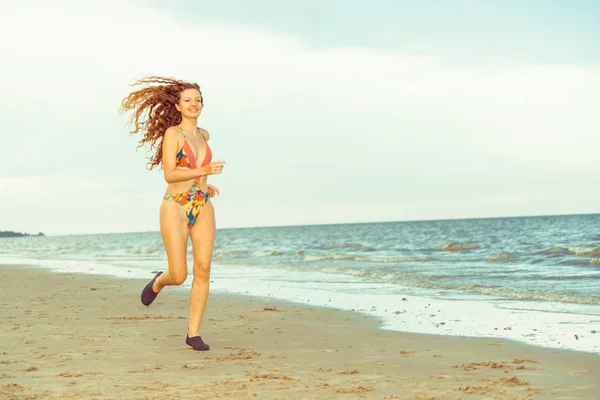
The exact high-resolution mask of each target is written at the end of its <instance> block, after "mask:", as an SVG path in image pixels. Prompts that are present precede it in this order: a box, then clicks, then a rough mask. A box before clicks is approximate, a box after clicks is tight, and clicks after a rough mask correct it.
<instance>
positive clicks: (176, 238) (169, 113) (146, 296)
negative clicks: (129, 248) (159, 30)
mask: <svg viewBox="0 0 600 400" xmlns="http://www.w3.org/2000/svg"><path fill="white" fill-rule="evenodd" d="M141 84H143V85H147V87H144V88H141V89H139V90H137V91H134V92H132V93H131V94H130V95H129V96H127V97H126V98H125V99H124V100H123V102H122V104H121V111H122V112H125V111H128V110H132V111H133V115H132V117H131V123H132V124H133V125H134V129H133V130H132V132H131V133H132V134H133V133H138V132H142V133H143V135H144V136H143V137H142V139H141V140H140V144H139V146H138V147H141V146H143V145H144V144H150V148H151V149H154V148H156V151H155V153H154V155H153V156H152V157H151V158H150V162H149V163H148V166H149V168H150V169H151V168H153V167H155V166H157V165H159V164H161V163H162V167H163V170H164V177H165V180H166V181H167V183H168V186H167V189H166V192H165V196H164V199H163V201H162V204H161V206H160V232H161V235H162V239H163V243H164V246H165V250H166V252H167V259H168V269H167V270H166V271H164V272H159V273H158V274H156V276H155V277H154V278H153V279H152V280H151V281H150V282H149V283H148V284H147V285H146V287H145V288H144V289H143V291H142V295H141V300H142V304H144V305H146V306H149V305H150V304H151V303H152V302H153V301H154V299H155V298H156V296H157V295H158V293H160V291H161V290H162V289H163V288H164V287H165V286H178V285H181V284H182V283H183V282H185V280H186V278H187V273H188V269H187V258H186V254H187V243H188V235H189V236H190V237H191V238H192V249H193V255H194V268H193V270H194V279H193V282H192V290H191V294H190V320H189V326H188V333H187V337H186V340H185V342H186V343H187V344H188V345H190V346H191V347H192V348H193V349H194V350H208V349H209V346H208V345H207V344H206V343H204V341H203V340H202V337H201V336H200V334H199V332H200V323H201V321H202V315H203V314H204V308H205V306H206V300H207V298H208V289H209V281H210V264H211V258H212V253H213V247H214V242H215V212H214V208H213V205H212V202H211V201H210V198H212V197H214V196H215V194H216V195H218V194H219V189H218V188H216V187H215V186H212V185H208V184H207V177H208V175H213V174H220V173H221V171H222V170H223V165H224V164H225V162H223V161H211V160H212V152H211V149H210V147H209V145H208V141H209V138H210V134H209V133H208V132H207V131H206V130H204V129H201V128H198V127H197V120H198V117H199V116H200V113H201V112H202V107H203V106H204V103H203V99H202V93H201V92H200V86H198V84H196V83H188V82H183V81H179V80H175V79H172V78H163V77H157V76H151V77H147V78H144V79H141V80H139V81H137V82H135V83H134V85H141ZM157 142H158V144H157ZM196 160H201V163H200V165H198V164H197V161H196Z"/></svg>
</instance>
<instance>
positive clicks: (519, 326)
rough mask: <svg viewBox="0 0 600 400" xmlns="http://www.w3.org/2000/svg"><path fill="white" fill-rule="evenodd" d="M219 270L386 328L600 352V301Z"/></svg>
mask: <svg viewBox="0 0 600 400" xmlns="http://www.w3.org/2000/svg"><path fill="white" fill-rule="evenodd" d="M213 271H214V272H213V278H212V280H213V283H212V286H211V288H212V290H215V291H218V292H231V293H240V294H247V295H252V296H263V297H270V298H276V299H281V300H286V301H291V302H295V303H303V304H310V305H315V306H324V307H333V308H337V309H342V310H353V311H358V312H362V313H366V314H369V315H371V316H374V317H376V318H378V319H379V320H380V321H381V323H382V328H383V329H390V330H397V331H403V332H414V333H428V334H438V335H452V336H471V337H497V338H503V339H512V340H517V341H520V342H524V343H528V344H532V345H538V346H544V347H552V348H561V349H571V350H579V351H586V352H592V353H600V333H595V334H593V333H591V331H592V330H596V331H598V332H600V307H593V306H588V307H586V309H585V310H583V309H582V311H586V312H591V313H590V314H583V313H569V312H565V311H560V307H562V305H561V304H559V303H555V304H553V306H554V307H555V310H559V311H549V310H548V309H546V310H544V311H541V310H534V309H533V310H529V309H526V308H527V306H528V304H527V302H517V301H513V302H510V304H511V306H512V308H509V307H507V306H506V302H504V301H498V302H497V303H495V302H489V301H481V300H478V301H473V300H445V299H432V298H426V297H422V296H415V295H411V294H409V293H411V290H412V288H403V287H400V286H397V285H390V284H386V283H379V282H376V281H370V280H368V279H361V278H354V277H340V276H332V275H328V274H318V273H310V274H308V273H304V272H296V271H276V270H270V269H269V270H266V269H260V268H250V267H224V268H219V267H218V266H214V268H213ZM403 298H406V300H403ZM547 304H548V303H547ZM518 305H520V306H521V307H522V308H521V309H519V308H517V307H518ZM548 308H550V305H548ZM594 311H595V312H594ZM576 335H577V337H576Z"/></svg>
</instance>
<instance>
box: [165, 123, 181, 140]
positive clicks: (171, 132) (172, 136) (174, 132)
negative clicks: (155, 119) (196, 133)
mask: <svg viewBox="0 0 600 400" xmlns="http://www.w3.org/2000/svg"><path fill="white" fill-rule="evenodd" d="M180 139H183V137H182V136H181V132H179V129H177V126H171V127H169V128H167V130H166V131H165V135H164V137H163V143H164V142H169V143H179V141H180Z"/></svg>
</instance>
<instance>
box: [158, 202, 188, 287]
mask: <svg viewBox="0 0 600 400" xmlns="http://www.w3.org/2000/svg"><path fill="white" fill-rule="evenodd" d="M187 223H188V220H187V217H186V215H185V211H184V209H183V207H182V206H180V205H179V203H176V202H174V201H172V200H163V202H162V204H161V206H160V233H161V235H162V239H163V243H164V246H165V250H166V252H167V259H168V265H169V269H168V270H167V271H165V272H163V274H162V275H161V276H159V277H158V279H156V281H154V286H153V288H152V290H153V291H154V292H155V293H158V292H160V291H161V290H162V289H163V288H164V287H165V286H179V285H181V284H182V283H183V282H185V279H186V278H187V273H188V272H187V244H188V234H189V230H188V227H187Z"/></svg>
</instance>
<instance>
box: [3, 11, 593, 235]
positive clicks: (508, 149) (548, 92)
mask: <svg viewBox="0 0 600 400" xmlns="http://www.w3.org/2000/svg"><path fill="white" fill-rule="evenodd" d="M26 5H27V6H28V7H27V8H25V7H26ZM29 5H30V4H29V3H28V4H23V3H21V2H13V3H11V5H10V7H6V8H5V10H6V12H3V13H2V14H1V15H0V52H1V53H2V54H3V55H5V57H3V73H2V75H0V85H1V86H2V88H3V90H2V95H1V96H0V110H1V111H0V121H1V122H0V135H1V137H2V141H3V144H5V146H3V148H2V149H0V159H2V160H3V161H0V166H2V167H3V170H4V171H8V168H9V167H10V170H11V171H13V172H10V173H8V172H4V174H5V178H4V179H5V180H4V181H3V185H9V186H11V187H12V188H13V189H15V188H18V187H20V186H19V185H21V184H20V183H19V181H14V180H6V179H9V178H11V177H14V176H20V177H23V178H24V179H28V177H29V178H32V179H39V177H40V176H44V177H45V178H44V179H46V180H47V181H46V182H54V183H51V184H48V185H47V186H46V187H45V189H44V190H45V191H46V193H54V194H55V195H56V196H59V195H60V193H61V192H62V191H63V190H64V187H63V184H66V185H67V186H68V187H79V185H80V184H81V182H80V180H81V179H82V177H85V180H86V182H87V184H89V185H91V186H96V187H105V188H106V189H105V191H102V192H98V193H96V194H95V196H97V197H95V199H96V200H98V202H99V203H98V204H99V205H98V207H101V208H100V209H101V210H104V211H102V212H105V213H109V214H110V213H112V212H114V210H118V207H119V206H118V205H116V204H121V205H122V206H123V207H127V206H125V204H128V202H130V201H131V196H135V194H136V193H139V192H143V193H149V192H153V191H154V190H155V189H154V188H155V187H156V185H161V184H163V183H162V182H161V181H160V172H157V173H155V174H153V175H151V178H149V177H147V176H148V175H147V174H146V171H145V170H144V169H143V157H144V152H139V153H137V154H136V155H135V156H133V155H132V153H133V150H134V148H135V142H134V141H135V138H134V139H132V138H128V137H127V135H126V133H125V128H124V123H125V118H124V117H119V116H118V115H117V108H118V106H119V103H120V100H121V99H122V98H123V97H124V96H125V95H126V94H127V93H128V92H129V91H130V90H131V88H130V87H129V86H128V85H129V84H130V83H131V82H132V81H133V80H134V79H136V78H140V77H142V76H144V75H149V74H158V75H161V74H162V75H167V76H175V77H179V78H181V79H189V80H193V81H198V82H199V83H200V84H201V85H202V88H203V91H204V93H205V97H206V102H207V107H206V109H205V111H204V115H203V117H202V123H203V124H206V126H208V127H209V128H210V129H213V128H214V129H215V133H216V134H214V135H213V139H211V140H213V141H214V142H215V144H214V147H215V150H216V152H217V153H216V155H215V156H216V157H219V158H226V159H227V160H228V169H229V170H230V171H231V174H230V175H227V174H226V173H224V174H223V176H220V177H218V178H217V181H218V182H219V185H221V184H222V186H223V189H225V190H224V192H225V193H230V195H231V196H232V197H230V198H229V199H228V200H227V201H226V202H225V204H227V207H229V208H230V209H234V208H236V207H238V208H239V209H242V205H244V207H246V204H247V200H245V198H253V199H260V201H261V202H262V204H265V206H264V207H265V209H274V207H283V209H286V208H285V207H284V205H282V204H284V203H283V202H284V201H285V202H289V201H291V200H293V199H299V198H303V197H302V196H308V197H307V198H306V199H303V200H302V201H301V202H300V201H299V203H302V204H304V205H303V206H301V207H306V210H303V211H301V212H300V214H301V215H308V214H310V211H309V210H310V208H311V207H313V208H314V209H315V210H328V211H324V213H325V214H322V215H321V214H319V215H318V216H317V217H315V220H317V219H318V218H324V219H327V218H329V217H330V216H331V218H334V219H336V220H344V218H354V215H355V211H351V210H357V209H359V208H360V206H359V202H360V200H358V199H357V198H356V197H354V195H348V193H352V192H351V191H352V190H355V189H356V188H365V190H366V191H367V193H371V194H372V195H374V196H377V199H378V200H379V201H380V202H389V203H393V202H395V203H396V204H403V207H405V209H410V210H417V211H414V213H413V214H414V215H415V216H416V215H419V216H421V217H422V216H424V215H427V213H431V215H434V214H435V215H438V216H443V213H442V214H440V212H438V211H439V210H437V209H435V207H437V206H433V205H431V206H429V205H427V204H431V201H432V198H433V196H434V197H436V198H439V197H441V198H455V197H457V196H458V197H459V198H461V199H462V200H460V201H462V203H463V204H465V206H464V207H465V209H467V208H469V207H470V208H471V209H483V208H481V207H480V206H481V204H482V203H481V202H482V201H484V200H482V198H483V197H485V196H483V197H482V195H483V194H485V193H489V191H490V190H493V189H494V188H498V187H502V188H505V189H504V190H505V191H506V193H508V195H507V196H509V197H510V196H511V195H512V196H514V197H515V198H518V197H520V196H522V195H523V193H524V192H523V187H524V185H525V186H527V185H529V186H527V187H531V186H534V187H537V188H538V189H539V190H540V191H544V193H546V192H545V191H546V190H547V189H548V188H552V187H554V188H555V189H556V188H559V187H560V185H561V184H562V183H563V182H575V183H576V186H575V187H573V188H572V190H573V191H574V192H577V191H579V192H581V193H583V192H584V191H586V190H587V189H586V185H589V184H590V182H596V183H598V180H597V179H598V178H596V177H597V176H599V174H598V173H600V167H599V166H598V164H597V162H596V161H595V153H596V149H597V148H598V146H599V145H600V136H599V135H597V132H598V131H599V129H600V122H599V120H598V119H597V117H596V116H595V114H596V112H597V110H596V109H595V108H596V105H597V104H600V68H598V67H580V66H576V65H551V66H550V65H527V64H514V65H511V66H506V65H503V66H501V67H493V66H489V65H488V66H485V67H482V66H473V67H465V66H462V67H456V66H447V65H444V64H441V63H440V62H438V61H437V60H436V58H435V55H434V54H431V55H428V56H414V55H411V54H403V53H400V52H396V51H391V50H372V49H367V48H351V47H343V48H330V49H322V48H319V49H317V48H313V47H311V46H310V45H309V44H308V43H307V42H305V41H303V40H302V38H300V37H297V36H291V35H287V36H286V35H281V34H277V35H276V34H273V33H271V32H268V31H265V30H260V29H256V28H249V27H245V26H240V25H232V24H227V23H223V22H220V21H212V22H208V23H207V22H206V21H202V22H194V19H193V18H191V17H190V16H189V15H187V16H186V15H183V14H178V13H177V12H174V11H167V10H165V9H164V8H161V7H162V5H161V2H142V1H126V2H117V1H109V2H86V3H85V4H82V3H81V2H79V3H77V2H63V3H56V2H52V3H49V2H38V3H36V4H35V7H29ZM3 11H4V10H3ZM23 148H26V151H25V152H22V151H21V149H23ZM15 149H19V151H18V152H16V151H15ZM65 182H66V183H65ZM127 182H129V188H128V189H127ZM526 182H527V183H526ZM586 182H587V183H586ZM150 188H152V189H150ZM226 188H229V191H228V190H227V189H226ZM422 188H438V189H439V188H441V189H443V190H440V191H437V190H425V189H422ZM411 189H412V190H411ZM82 190H84V189H82ZM307 191H308V193H307ZM311 192H314V193H316V194H318V195H316V196H311V195H310V193H311ZM407 192H409V193H421V194H422V195H421V197H418V198H417V197H415V196H410V195H409V194H407ZM579 192H577V193H579ZM6 193H9V192H6ZM10 193H13V191H10ZM461 193H462V194H463V195H462V197H461ZM586 193H588V192H586ZM554 195H555V196H559V197H560V198H563V197H565V201H566V202H567V204H569V207H571V208H572V209H573V210H576V209H577V204H579V203H577V202H576V201H574V200H572V199H570V200H569V199H567V198H566V197H567V194H564V193H560V189H556V193H555V194H554ZM2 196H3V197H2ZM7 196H8V194H2V195H0V197H2V198H3V201H4V202H5V204H8V203H10V204H13V203H11V201H12V200H10V199H7ZM119 196H121V197H119ZM465 196H467V197H465ZM502 196H504V195H502ZM532 196H534V195H532ZM407 197H409V198H411V203H410V204H408V203H406V204H405V203H403V202H404V201H405V199H406V198H407ZM575 197H577V196H575ZM103 198H105V199H106V201H105V202H104V203H102V201H100V199H103ZM119 198H121V200H120V201H119V200H118V199H119ZM536 198H537V197H536ZM488 200H489V199H488ZM137 201H142V202H146V203H144V206H143V207H147V209H151V207H153V206H156V205H155V204H154V203H151V200H149V197H148V198H146V197H143V198H142V199H138V200H137ZM460 201H458V202H459V203H460ZM6 202H8V203H6ZM101 204H105V205H104V206H102V205H101ZM328 204H335V205H336V206H332V207H329V206H328ZM339 204H346V206H337V205H339ZM419 204H420V206H419ZM16 205H17V203H15V206H16ZM71 207H73V210H76V211H74V212H75V213H78V212H82V210H83V208H81V209H80V208H78V207H83V206H82V205H79V204H78V203H74V204H72V205H71ZM102 207H104V208H102ZM258 207H259V206H258V205H256V206H255V209H254V210H255V212H254V213H253V212H252V211H250V210H249V211H248V212H247V213H245V215H246V216H245V217H243V216H242V217H239V218H237V219H235V220H234V219H233V218H231V219H228V218H227V217H225V220H224V223H225V224H226V225H235V224H239V225H245V224H251V225H252V224H258V225H260V223H261V221H264V214H262V213H261V212H259V211H258ZM315 207H316V208H315ZM328 207H329V208H328ZM357 207H358V208H357ZM498 207H500V208H501V205H500V206H498ZM532 207H533V206H532ZM484 208H485V207H484ZM244 209H245V208H244ZM485 209H486V210H487V208H485ZM77 210H79V211H77ZM336 210H337V211H336ZM379 211H380V214H377V213H375V214H376V215H380V217H379V218H376V219H378V220H382V219H385V218H387V217H386V215H387V216H389V217H390V218H392V217H393V216H394V215H395V214H393V213H390V211H389V210H387V211H386V210H383V209H380V210H379ZM363 212H364V211H363ZM490 212H493V210H490ZM499 212H500V211H499ZM528 212H530V213H535V208H531V209H530V210H529V211H528ZM386 213H387V214H386ZM284 214H285V213H283V214H282V216H281V221H282V223H285V216H284ZM375 214H372V213H371V212H369V213H368V215H375ZM465 214H468V211H465ZM236 215H237V214H236ZM255 215H256V216H261V215H262V216H263V217H255ZM402 215H405V214H402ZM261 218H262V219H261ZM290 218H291V217H290ZM373 218H375V217H373ZM288 220H290V221H291V219H289V218H288ZM294 220H295V219H294ZM136 224H137V225H136ZM144 224H145V222H144ZM141 225H143V224H142V223H141V222H140V220H137V222H136V221H134V220H131V225H130V228H131V229H132V230H135V226H141ZM74 226H75V225H74ZM144 226H146V225H144ZM73 229H75V228H73ZM123 229H125V228H123Z"/></svg>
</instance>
